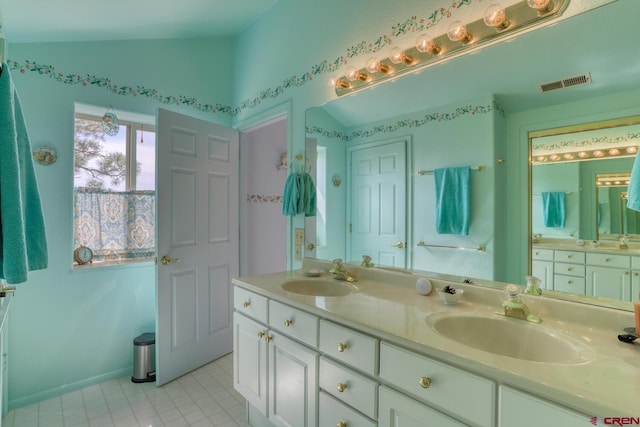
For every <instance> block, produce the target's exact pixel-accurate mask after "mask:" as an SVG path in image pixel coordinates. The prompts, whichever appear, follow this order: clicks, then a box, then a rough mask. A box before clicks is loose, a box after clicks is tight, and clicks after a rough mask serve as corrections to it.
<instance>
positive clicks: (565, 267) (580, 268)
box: [553, 262, 586, 277]
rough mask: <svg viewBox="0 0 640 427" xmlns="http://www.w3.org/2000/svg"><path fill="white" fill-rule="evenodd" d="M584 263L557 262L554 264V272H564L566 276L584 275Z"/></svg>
mask: <svg viewBox="0 0 640 427" xmlns="http://www.w3.org/2000/svg"><path fill="white" fill-rule="evenodd" d="M585 268H586V267H585V266H584V264H567V263H564V262H556V263H555V264H554V265H553V272H554V273H556V274H563V275H565V276H577V277H584V274H585Z"/></svg>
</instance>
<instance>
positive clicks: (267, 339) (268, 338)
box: [264, 335, 273, 342]
mask: <svg viewBox="0 0 640 427" xmlns="http://www.w3.org/2000/svg"><path fill="white" fill-rule="evenodd" d="M272 339H273V337H270V336H269V335H267V336H266V337H264V340H265V341H266V342H271V340H272Z"/></svg>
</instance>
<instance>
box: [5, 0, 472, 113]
mask: <svg viewBox="0 0 640 427" xmlns="http://www.w3.org/2000/svg"><path fill="white" fill-rule="evenodd" d="M474 2H475V3H480V2H482V0H455V1H453V2H451V3H450V4H449V5H448V6H447V7H444V6H443V7H439V8H436V9H435V10H434V11H433V12H431V14H429V15H428V16H426V17H421V18H418V17H417V16H411V17H409V18H407V19H405V20H404V21H403V22H399V23H397V24H395V25H393V26H392V27H391V30H390V31H389V33H388V34H383V35H380V36H379V37H377V38H376V39H375V40H372V41H366V40H363V41H361V42H359V43H357V44H355V45H353V46H350V47H348V48H347V49H346V51H345V53H344V55H341V56H339V57H337V58H335V59H333V60H327V59H325V60H324V61H322V62H320V63H318V64H315V65H313V66H312V67H311V70H310V71H307V72H306V73H304V74H302V75H299V76H298V75H293V76H291V77H289V78H287V79H285V80H284V81H282V83H281V84H280V85H278V86H276V87H273V88H268V89H265V90H263V91H262V92H260V94H259V95H258V96H256V97H254V98H253V99H247V100H244V101H242V102H241V103H240V104H239V105H238V106H236V107H232V106H229V105H223V104H219V103H216V104H208V103H203V102H201V101H198V100H197V99H195V98H193V97H187V96H184V95H168V94H162V93H160V92H159V91H158V90H157V89H153V88H147V87H144V86H142V85H137V86H135V87H133V86H122V85H117V84H114V83H113V82H112V81H111V80H110V79H109V78H107V77H100V76H95V75H90V74H86V75H84V76H81V75H78V74H72V73H62V72H59V71H56V68H55V66H53V65H45V64H39V63H37V62H35V61H30V60H25V61H24V62H18V61H15V60H8V61H7V65H8V67H9V69H11V70H18V71H19V72H20V73H21V74H26V73H27V72H33V73H35V74H38V75H41V76H45V77H49V78H52V79H54V80H55V81H57V82H60V83H63V84H68V85H81V86H86V87H88V86H93V87H100V88H103V89H105V90H107V91H109V92H112V93H115V94H117V95H123V96H141V97H147V98H150V99H153V100H154V101H157V102H159V103H162V104H171V105H178V106H188V107H192V108H194V109H196V110H199V111H202V112H207V113H213V114H218V113H221V114H226V115H230V116H236V115H238V114H239V113H240V112H242V111H244V110H246V109H249V108H253V107H256V106H257V105H260V104H261V103H262V102H264V101H266V100H268V99H275V98H277V97H279V96H281V95H282V94H283V93H284V92H285V91H286V90H287V89H290V88H294V87H300V86H304V85H305V84H307V83H309V82H310V81H311V80H313V78H314V77H316V76H318V75H321V74H325V73H333V72H335V71H336V70H338V69H339V68H340V67H342V66H344V65H345V64H347V63H348V61H349V59H350V58H355V57H357V56H360V55H364V54H371V53H375V52H378V51H379V50H381V49H382V48H384V47H386V46H389V45H391V44H393V41H394V40H395V39H397V38H398V37H400V36H402V35H406V34H409V33H415V32H420V31H425V30H428V29H429V28H431V27H433V26H434V25H436V24H438V23H439V22H441V21H442V20H444V19H450V18H452V17H453V15H454V12H455V11H456V10H458V9H460V8H462V7H464V6H469V5H471V4H472V3H474Z"/></svg>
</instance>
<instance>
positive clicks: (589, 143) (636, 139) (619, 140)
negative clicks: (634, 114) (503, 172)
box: [532, 132, 640, 154]
mask: <svg viewBox="0 0 640 427" xmlns="http://www.w3.org/2000/svg"><path fill="white" fill-rule="evenodd" d="M623 144H627V145H634V144H635V145H640V132H629V133H627V134H625V135H619V136H615V137H610V136H606V135H605V136H594V137H592V138H587V139H568V140H563V141H558V142H553V143H550V144H536V143H535V142H534V143H533V146H532V150H533V154H536V153H546V152H554V151H558V150H563V149H565V150H566V149H569V148H579V149H589V148H593V147H602V146H603V145H609V146H611V145H617V146H619V145H623Z"/></svg>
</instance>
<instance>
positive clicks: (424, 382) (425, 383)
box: [420, 377, 431, 388]
mask: <svg viewBox="0 0 640 427" xmlns="http://www.w3.org/2000/svg"><path fill="white" fill-rule="evenodd" d="M430 386H431V378H429V377H420V387H422V388H429V387H430Z"/></svg>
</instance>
